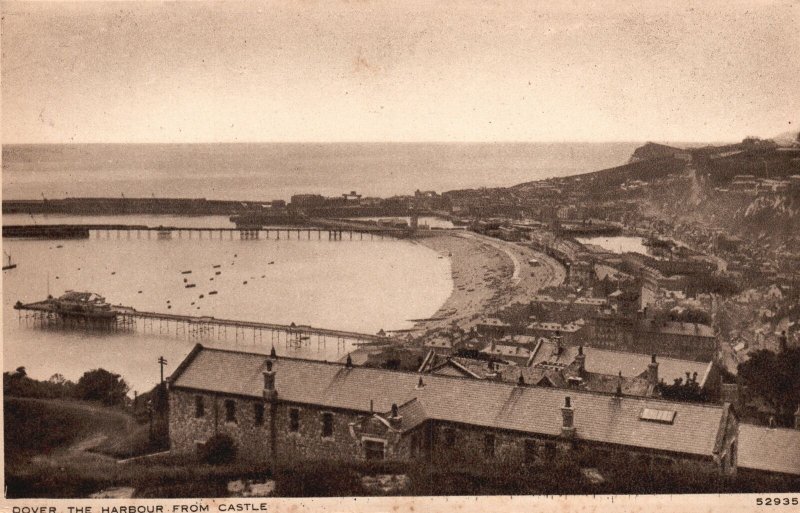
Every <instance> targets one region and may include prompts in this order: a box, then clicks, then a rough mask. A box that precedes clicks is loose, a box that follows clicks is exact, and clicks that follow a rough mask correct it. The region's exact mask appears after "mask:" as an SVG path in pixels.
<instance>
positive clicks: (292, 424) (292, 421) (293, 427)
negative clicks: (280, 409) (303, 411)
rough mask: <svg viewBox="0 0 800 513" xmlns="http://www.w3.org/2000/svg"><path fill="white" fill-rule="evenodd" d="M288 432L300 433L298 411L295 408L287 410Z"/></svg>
mask: <svg viewBox="0 0 800 513" xmlns="http://www.w3.org/2000/svg"><path fill="white" fill-rule="evenodd" d="M289 431H292V432H295V433H296V432H298V431H300V410H298V409H297V408H290V409H289Z"/></svg>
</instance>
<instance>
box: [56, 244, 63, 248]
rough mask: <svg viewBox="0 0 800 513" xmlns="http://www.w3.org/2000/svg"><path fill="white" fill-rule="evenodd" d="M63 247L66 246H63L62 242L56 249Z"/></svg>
mask: <svg viewBox="0 0 800 513" xmlns="http://www.w3.org/2000/svg"><path fill="white" fill-rule="evenodd" d="M63 247H64V246H62V245H61V244H59V245H58V246H56V249H61V248H63Z"/></svg>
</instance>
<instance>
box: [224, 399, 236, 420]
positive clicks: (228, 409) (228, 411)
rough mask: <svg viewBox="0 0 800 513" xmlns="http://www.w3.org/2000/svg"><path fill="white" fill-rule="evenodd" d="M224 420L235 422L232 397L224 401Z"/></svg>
mask: <svg viewBox="0 0 800 513" xmlns="http://www.w3.org/2000/svg"><path fill="white" fill-rule="evenodd" d="M225 422H236V401H234V400H233V399H228V400H226V401H225Z"/></svg>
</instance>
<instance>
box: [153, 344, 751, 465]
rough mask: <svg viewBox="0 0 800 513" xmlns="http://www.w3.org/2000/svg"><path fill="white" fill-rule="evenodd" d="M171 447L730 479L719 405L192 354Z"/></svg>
mask: <svg viewBox="0 0 800 513" xmlns="http://www.w3.org/2000/svg"><path fill="white" fill-rule="evenodd" d="M169 389H170V422H169V428H170V442H171V448H172V450H173V451H174V452H179V453H192V452H193V451H196V450H197V448H198V446H200V445H202V444H203V443H205V441H206V440H208V439H209V438H210V437H211V436H213V435H214V434H217V433H225V434H227V435H229V436H231V437H232V438H233V439H234V440H235V441H236V443H237V445H238V449H239V450H238V454H239V455H240V457H241V458H245V459H251V460H261V461H269V462H271V463H272V464H281V463H283V462H289V461H296V460H302V459H309V460H319V459H336V460H358V459H390V460H400V461H410V460H413V459H424V460H428V461H437V460H438V458H440V457H446V458H448V460H450V461H453V459H459V458H462V459H463V460H465V461H469V460H472V461H479V460H483V461H487V460H488V461H492V460H501V459H502V460H503V461H507V462H508V461H510V462H519V464H520V465H524V464H526V463H533V462H537V461H542V460H545V461H549V460H552V459H554V458H558V457H560V456H569V455H571V454H585V452H586V451H589V452H591V453H593V454H595V455H596V456H598V457H604V456H610V455H611V453H615V452H616V453H622V454H624V455H628V456H630V457H631V458H636V459H640V460H643V461H646V462H649V463H650V464H652V465H671V464H673V463H676V462H679V461H680V462H684V463H686V462H691V463H693V464H696V465H699V466H702V467H706V468H714V469H717V470H718V471H719V472H721V473H733V472H735V470H736V466H737V457H736V453H737V433H738V420H737V418H736V416H735V415H734V413H733V411H732V410H731V409H730V408H729V407H728V406H727V405H726V406H718V405H707V404H691V403H677V402H669V401H663V400H659V399H652V398H642V397H629V396H624V395H621V394H602V393H591V392H584V391H578V390H562V389H555V388H547V387H535V386H527V385H515V384H511V383H503V382H497V381H488V380H475V379H468V378H461V377H453V376H437V375H424V376H421V375H419V374H416V373H409V372H399V371H389V370H382V369H372V368H365V367H356V366H353V365H351V364H346V363H345V364H339V363H327V362H320V361H310V360H302V359H294V358H284V357H276V356H275V355H274V353H273V354H271V355H264V354H253V353H244V352H235V351H230V350H222V349H212V348H205V347H203V346H201V345H199V344H198V345H197V346H195V348H194V349H193V350H192V351H191V353H190V354H189V355H188V356H187V358H186V359H185V360H184V362H183V363H182V364H181V365H180V366H179V367H178V368H177V369H176V371H175V372H174V374H173V375H172V376H171V377H170V385H169Z"/></svg>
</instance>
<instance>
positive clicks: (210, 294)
mask: <svg viewBox="0 0 800 513" xmlns="http://www.w3.org/2000/svg"><path fill="white" fill-rule="evenodd" d="M216 293H217V291H216V290H212V291H211V292H209V293H208V295H209V296H213V295H214V294H216Z"/></svg>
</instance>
